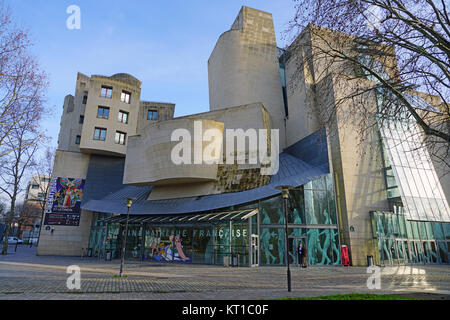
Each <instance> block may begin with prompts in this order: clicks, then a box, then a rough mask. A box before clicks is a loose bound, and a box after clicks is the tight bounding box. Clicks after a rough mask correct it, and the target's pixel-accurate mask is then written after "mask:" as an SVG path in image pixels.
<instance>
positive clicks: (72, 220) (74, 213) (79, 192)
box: [44, 177, 85, 226]
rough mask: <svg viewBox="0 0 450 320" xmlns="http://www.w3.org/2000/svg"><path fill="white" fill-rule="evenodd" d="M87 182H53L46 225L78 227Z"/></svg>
mask: <svg viewBox="0 0 450 320" xmlns="http://www.w3.org/2000/svg"><path fill="white" fill-rule="evenodd" d="M84 182H85V180H83V179H80V178H61V177H58V178H56V179H54V180H53V181H52V185H51V187H50V192H49V199H48V207H47V210H46V211H47V212H46V216H45V221H44V224H46V225H70V226H78V225H79V222H80V214H81V200H82V198H83V188H84Z"/></svg>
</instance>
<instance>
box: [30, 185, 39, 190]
mask: <svg viewBox="0 0 450 320" xmlns="http://www.w3.org/2000/svg"><path fill="white" fill-rule="evenodd" d="M31 189H39V185H38V184H33V185H32V186H31Z"/></svg>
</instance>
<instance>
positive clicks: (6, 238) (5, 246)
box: [2, 196, 16, 254]
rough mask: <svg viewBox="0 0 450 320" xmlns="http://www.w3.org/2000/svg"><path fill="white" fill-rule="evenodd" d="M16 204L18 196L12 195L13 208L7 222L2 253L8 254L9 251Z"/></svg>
mask: <svg viewBox="0 0 450 320" xmlns="http://www.w3.org/2000/svg"><path fill="white" fill-rule="evenodd" d="M15 205H16V197H15V196H14V197H12V199H11V210H10V212H9V217H8V222H7V224H6V232H5V237H4V239H5V240H4V241H3V248H2V254H7V253H8V238H9V234H10V232H11V225H12V221H13V219H14V207H15Z"/></svg>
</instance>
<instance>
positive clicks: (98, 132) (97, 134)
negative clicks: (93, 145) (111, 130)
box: [94, 128, 106, 141]
mask: <svg viewBox="0 0 450 320" xmlns="http://www.w3.org/2000/svg"><path fill="white" fill-rule="evenodd" d="M94 140H101V141H105V140H106V129H103V128H95V131H94Z"/></svg>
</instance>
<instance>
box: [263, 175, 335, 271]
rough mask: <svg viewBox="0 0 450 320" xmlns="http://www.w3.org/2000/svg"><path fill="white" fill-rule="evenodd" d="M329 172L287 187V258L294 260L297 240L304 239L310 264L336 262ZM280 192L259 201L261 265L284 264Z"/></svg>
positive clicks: (332, 197) (283, 233)
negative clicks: (298, 186)
mask: <svg viewBox="0 0 450 320" xmlns="http://www.w3.org/2000/svg"><path fill="white" fill-rule="evenodd" d="M332 179H333V178H332V176H331V175H330V174H328V175H324V176H322V177H321V178H319V179H316V180H313V181H311V182H309V183H307V184H305V185H304V186H302V187H300V188H296V190H291V191H290V197H289V202H290V203H289V210H288V221H287V222H288V241H289V243H288V251H289V259H291V261H292V262H294V263H297V257H296V253H295V252H296V251H295V249H296V248H297V246H298V242H299V241H301V242H302V243H303V245H304V244H305V243H306V245H307V250H308V263H309V264H310V265H338V264H340V263H341V261H340V249H339V248H340V244H339V233H338V227H337V224H336V223H337V222H336V221H337V218H336V202H335V197H334V187H333V180H332ZM282 201H283V199H282V198H281V196H278V197H274V198H270V199H267V200H262V201H260V205H259V212H260V219H261V227H260V228H261V231H260V235H259V236H260V248H261V252H260V255H261V261H260V263H261V265H285V263H286V261H285V259H286V258H285V249H284V248H285V239H286V236H285V226H284V223H285V220H284V215H283V203H282Z"/></svg>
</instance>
